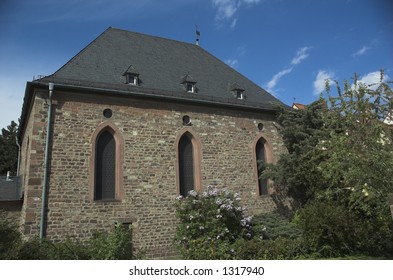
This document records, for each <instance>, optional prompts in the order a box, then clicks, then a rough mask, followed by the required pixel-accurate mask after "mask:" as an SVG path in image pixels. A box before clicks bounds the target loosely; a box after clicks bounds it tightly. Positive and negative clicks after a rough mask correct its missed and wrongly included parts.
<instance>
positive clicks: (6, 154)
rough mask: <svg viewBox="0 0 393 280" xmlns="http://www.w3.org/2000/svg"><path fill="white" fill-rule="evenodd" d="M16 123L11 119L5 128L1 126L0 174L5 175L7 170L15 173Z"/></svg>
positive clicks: (16, 157) (16, 159) (16, 153)
mask: <svg viewBox="0 0 393 280" xmlns="http://www.w3.org/2000/svg"><path fill="white" fill-rule="evenodd" d="M17 133H18V125H17V124H16V123H15V122H14V121H11V124H10V125H9V126H7V129H5V128H3V129H2V130H1V135H0V175H6V174H7V171H11V172H12V174H16V169H17V163H18V146H17V144H16V137H17Z"/></svg>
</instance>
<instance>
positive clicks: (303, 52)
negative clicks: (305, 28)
mask: <svg viewBox="0 0 393 280" xmlns="http://www.w3.org/2000/svg"><path fill="white" fill-rule="evenodd" d="M311 49H312V47H303V48H301V49H300V50H298V51H297V53H296V56H295V57H294V58H293V59H292V61H291V65H297V64H299V63H300V62H302V60H304V59H306V58H307V57H308V56H309V54H308V51H309V50H311Z"/></svg>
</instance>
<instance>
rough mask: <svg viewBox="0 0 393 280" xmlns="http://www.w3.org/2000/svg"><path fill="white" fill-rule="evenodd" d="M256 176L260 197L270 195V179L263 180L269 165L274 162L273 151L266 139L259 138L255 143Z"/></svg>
mask: <svg viewBox="0 0 393 280" xmlns="http://www.w3.org/2000/svg"><path fill="white" fill-rule="evenodd" d="M254 160H255V171H256V172H255V174H256V180H257V193H258V195H260V196H263V195H268V194H269V189H268V183H269V179H265V178H262V176H261V175H262V174H263V172H264V171H265V169H266V164H267V163H272V162H273V156H272V149H271V146H270V144H269V143H268V142H267V141H266V138H265V137H262V136H259V137H257V139H256V140H255V141H254Z"/></svg>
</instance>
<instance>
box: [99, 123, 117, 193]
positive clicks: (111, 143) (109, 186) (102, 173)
mask: <svg viewBox="0 0 393 280" xmlns="http://www.w3.org/2000/svg"><path fill="white" fill-rule="evenodd" d="M115 189H116V142H115V138H114V137H113V135H112V133H110V132H109V131H108V130H105V131H104V132H102V133H101V134H100V135H99V136H98V139H97V144H96V161H95V194H94V199H95V200H105V199H115Z"/></svg>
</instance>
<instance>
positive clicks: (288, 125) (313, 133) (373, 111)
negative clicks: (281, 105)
mask: <svg viewBox="0 0 393 280" xmlns="http://www.w3.org/2000/svg"><path fill="white" fill-rule="evenodd" d="M326 85H327V87H326V98H323V97H322V96H321V98H320V100H319V101H317V102H315V103H313V104H311V105H309V106H307V108H306V110H298V111H286V112H282V114H281V115H280V117H279V121H280V123H281V124H282V125H283V129H282V134H283V138H284V141H285V144H286V147H287V149H288V154H285V155H283V156H282V157H281V158H280V159H279V160H278V162H277V164H276V165H275V166H269V167H268V169H267V171H266V172H265V174H264V175H265V176H270V177H271V178H272V179H273V180H274V182H275V184H276V186H277V189H278V190H280V191H285V192H286V193H287V194H288V195H290V196H292V197H293V198H294V199H295V201H297V202H298V205H300V206H301V207H304V206H306V208H307V209H312V210H310V211H309V212H310V213H312V212H315V211H326V207H325V205H329V207H330V206H331V205H333V206H332V207H333V208H334V207H341V208H342V209H345V211H348V212H347V213H348V214H346V215H333V217H330V218H328V217H327V216H324V215H309V214H303V215H299V218H298V219H299V220H298V221H299V223H300V224H301V225H312V224H320V225H328V226H326V227H325V229H324V230H320V229H321V227H311V226H303V230H304V232H303V234H304V236H308V239H310V236H312V238H313V240H318V242H316V243H314V245H315V244H318V246H322V247H325V246H328V247H330V248H335V249H334V250H333V251H337V248H343V247H345V248H346V250H342V251H341V253H344V252H345V253H351V252H357V253H358V252H361V250H364V252H361V253H366V254H371V255H375V254H382V253H383V254H389V253H391V252H389V251H390V250H391V245H392V236H393V231H392V219H391V216H390V213H389V206H388V201H387V197H388V194H389V193H392V192H393V177H392V175H391V174H393V142H392V139H393V129H392V126H389V125H387V124H386V123H385V122H384V121H385V120H386V119H389V118H391V117H392V112H393V98H392V97H393V94H392V90H391V88H390V87H389V83H386V82H384V73H383V71H381V78H380V81H379V82H378V83H376V84H372V85H366V84H364V83H361V82H360V81H359V79H358V77H357V76H356V75H355V77H354V78H353V83H349V82H348V81H344V85H343V87H341V86H340V85H339V83H338V82H336V89H337V93H334V94H333V93H332V91H331V89H330V87H329V82H327V83H326ZM326 203H327V204H326ZM309 205H310V206H309ZM332 207H331V208H332ZM333 208H332V209H333ZM341 212H342V211H341ZM303 213H306V212H304V211H303ZM351 217H352V218H351ZM355 218H356V220H357V221H361V222H362V223H361V227H355V224H356V223H355V224H354V223H353V222H351V221H350V219H352V220H353V219H355ZM312 219H314V220H312ZM335 219H337V220H336V221H335ZM343 219H344V220H343ZM345 219H347V220H345ZM334 223H336V224H340V225H345V226H346V227H347V228H346V229H345V230H343V229H344V227H341V228H340V227H333V226H331V225H332V224H334ZM360 228H361V229H362V234H361V236H363V237H365V236H372V237H373V238H361V239H354V238H353V236H351V235H350V234H351V233H352V232H359V229H360ZM317 229H318V230H317ZM337 231H340V232H337ZM329 236H330V237H331V236H335V238H329ZM337 236H339V237H340V238H336V237H337ZM358 236H360V234H359V235H358ZM332 240H335V241H334V242H336V243H337V244H334V245H333V244H331V242H332ZM348 240H350V241H356V242H347V241H348ZM319 241H321V242H319ZM344 241H345V242H346V243H345V244H344ZM324 242H325V243H324ZM306 244H307V243H306ZM348 244H350V245H348ZM359 244H361V246H360V245H359ZM314 245H313V246H314ZM328 247H326V248H328ZM315 248H316V246H314V249H315ZM336 253H337V252H336Z"/></svg>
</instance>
